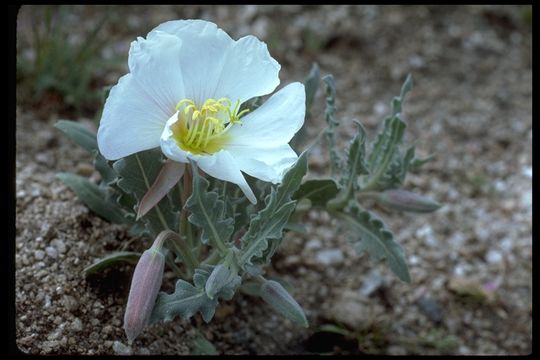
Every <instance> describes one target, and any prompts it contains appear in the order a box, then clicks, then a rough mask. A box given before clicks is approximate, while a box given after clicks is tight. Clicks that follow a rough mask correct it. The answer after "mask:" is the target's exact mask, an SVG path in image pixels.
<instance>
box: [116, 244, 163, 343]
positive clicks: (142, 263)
mask: <svg viewBox="0 0 540 360" xmlns="http://www.w3.org/2000/svg"><path fill="white" fill-rule="evenodd" d="M162 244H163V240H162V239H161V237H158V238H157V239H156V241H155V242H154V245H153V246H152V247H151V248H150V249H148V250H146V251H145V252H143V254H142V256H141V258H140V259H139V262H138V263H137V266H136V267H135V272H134V273H133V278H132V280H131V288H130V289H129V297H128V302H127V306H126V313H125V315H124V330H125V332H126V336H127V338H128V341H129V343H130V344H131V343H132V342H133V340H134V339H135V338H136V337H137V336H138V335H139V334H140V333H141V332H142V331H143V329H144V327H145V326H146V325H147V324H148V322H149V320H150V315H151V314H152V310H153V308H154V304H155V303H156V298H157V296H158V292H159V288H160V287H161V280H162V278H163V269H164V267H165V256H164V255H163V253H162V252H161V251H162V249H161V247H162Z"/></svg>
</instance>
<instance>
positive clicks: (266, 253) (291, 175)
mask: <svg viewBox="0 0 540 360" xmlns="http://www.w3.org/2000/svg"><path fill="white" fill-rule="evenodd" d="M306 172H307V155H306V152H304V153H302V155H300V157H299V158H298V160H297V161H296V163H295V164H294V165H293V166H292V167H291V168H290V169H289V170H288V171H287V172H286V173H285V175H284V176H283V181H282V183H281V184H280V185H278V186H277V188H273V189H272V191H271V193H270V195H269V196H267V197H266V206H265V208H264V209H262V210H261V211H259V212H258V213H257V215H256V216H254V217H253V218H251V221H250V224H249V229H248V231H247V232H246V234H245V235H244V236H243V238H242V247H241V251H240V255H239V263H240V265H241V266H242V267H244V268H245V265H246V264H248V265H249V264H253V263H252V261H253V259H254V258H261V257H263V261H264V262H267V261H268V260H269V258H270V257H271V256H272V255H273V253H274V251H275V249H276V248H277V246H279V244H280V243H281V236H282V232H283V227H284V226H285V225H286V224H287V221H288V219H289V217H290V215H291V213H292V212H293V211H294V208H295V206H296V201H295V200H291V197H292V195H293V194H294V192H295V191H296V190H297V189H298V187H299V186H300V183H301V182H302V178H303V177H304V175H305V174H306ZM270 240H272V241H271V242H270V244H269V241H270Z"/></svg>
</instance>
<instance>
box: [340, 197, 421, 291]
mask: <svg viewBox="0 0 540 360" xmlns="http://www.w3.org/2000/svg"><path fill="white" fill-rule="evenodd" d="M349 208H350V213H343V214H340V216H341V217H342V218H343V219H344V220H345V222H346V223H347V225H348V226H349V229H350V231H351V236H350V239H349V241H350V242H351V244H352V245H353V247H354V248H355V250H356V251H357V253H358V254H361V253H363V252H367V253H368V254H369V255H370V256H371V257H372V258H374V259H376V260H381V259H386V261H387V262H388V265H389V266H390V269H391V270H392V271H393V272H394V274H396V275H397V277H399V278H400V279H401V280H402V281H405V282H408V283H410V282H411V277H410V275H409V269H408V267H407V263H406V262H405V255H404V252H403V249H402V248H401V246H400V245H399V244H398V243H396V242H395V241H394V237H393V235H392V232H390V230H388V229H387V228H386V227H385V225H384V223H383V222H382V221H381V220H380V219H378V218H376V217H374V216H373V215H372V214H371V213H369V212H368V211H365V210H363V209H361V208H360V206H359V205H358V204H356V203H350V206H349Z"/></svg>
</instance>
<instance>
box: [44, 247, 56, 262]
mask: <svg viewBox="0 0 540 360" xmlns="http://www.w3.org/2000/svg"><path fill="white" fill-rule="evenodd" d="M45 252H46V253H47V255H49V256H50V257H52V258H53V259H56V258H57V257H58V251H56V248H54V247H52V246H47V247H46V248H45Z"/></svg>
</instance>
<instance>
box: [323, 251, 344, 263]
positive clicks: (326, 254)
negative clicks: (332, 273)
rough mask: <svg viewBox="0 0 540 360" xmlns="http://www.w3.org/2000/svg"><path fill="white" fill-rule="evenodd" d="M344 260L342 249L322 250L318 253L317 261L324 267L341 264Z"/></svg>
mask: <svg viewBox="0 0 540 360" xmlns="http://www.w3.org/2000/svg"><path fill="white" fill-rule="evenodd" d="M343 259H344V256H343V252H342V251H341V250H340V249H327V250H321V251H319V252H318V253H317V260H318V261H319V262H320V263H321V264H323V265H333V264H339V263H341V262H342V261H343Z"/></svg>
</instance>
